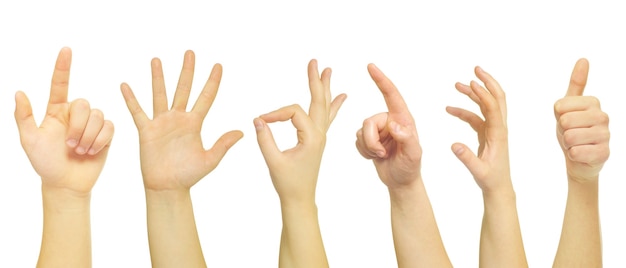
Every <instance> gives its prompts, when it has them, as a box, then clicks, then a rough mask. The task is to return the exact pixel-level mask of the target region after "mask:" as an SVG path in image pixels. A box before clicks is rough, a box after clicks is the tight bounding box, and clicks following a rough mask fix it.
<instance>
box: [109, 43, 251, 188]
mask: <svg viewBox="0 0 626 268" xmlns="http://www.w3.org/2000/svg"><path fill="white" fill-rule="evenodd" d="M194 66H195V55H194V53H193V52H192V51H187V52H186V53H185V60H184V61H183V69H182V71H181V75H180V79H179V81H178V88H177V89H176V93H175V95H174V100H173V102H172V106H171V108H170V109H168V107H167V106H168V101H167V97H166V92H165V84H164V81H163V70H162V67H161V62H160V60H158V59H156V58H155V59H154V60H153V61H152V79H153V80H152V87H153V104H154V106H153V109H154V119H153V120H150V119H149V118H148V116H147V115H146V114H145V112H144V111H143V109H142V108H141V106H140V105H139V103H138V101H137V99H136V98H135V95H134V94H133V92H132V90H131V89H130V87H129V86H128V85H127V84H122V87H121V88H122V94H123V95H124V99H125V100H126V105H127V107H128V109H129V111H130V112H131V114H132V116H133V120H134V121H135V125H136V126H137V130H138V131H139V144H140V156H141V171H142V173H143V179H144V186H145V188H146V189H152V190H174V189H189V188H190V187H191V186H193V185H194V184H196V183H197V182H198V181H199V180H200V179H202V178H203V177H204V176H206V175H207V174H208V173H209V172H211V171H212V170H213V169H214V168H215V167H216V166H217V164H218V163H219V162H220V160H221V159H222V157H224V154H226V152H227V151H228V149H229V148H230V147H231V146H232V145H234V144H235V142H237V141H238V140H239V139H240V138H241V137H242V133H241V132H240V131H231V132H228V133H226V134H224V135H222V137H220V138H219V139H218V141H217V142H216V143H215V145H214V146H213V148H211V149H209V150H205V149H204V147H203V145H202V138H201V136H200V131H201V129H202V122H203V120H204V118H205V116H206V115H207V113H208V111H209V108H210V107H211V105H212V103H213V100H214V98H215V96H216V94H217V89H218V87H219V83H220V81H221V77H222V68H221V65H219V64H216V65H215V66H214V67H213V70H212V71H211V75H210V76H209V79H208V81H207V83H206V85H205V87H204V89H203V90H202V93H201V94H200V97H199V98H198V100H197V101H196V103H195V105H194V106H193V108H192V110H191V111H190V112H187V111H186V108H187V102H188V98H189V92H190V90H191V88H190V86H191V84H192V80H193V73H194Z"/></svg>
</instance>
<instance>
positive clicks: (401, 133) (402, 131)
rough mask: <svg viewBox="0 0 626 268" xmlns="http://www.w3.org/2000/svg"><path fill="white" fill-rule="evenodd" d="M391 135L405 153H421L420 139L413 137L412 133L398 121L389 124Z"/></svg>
mask: <svg viewBox="0 0 626 268" xmlns="http://www.w3.org/2000/svg"><path fill="white" fill-rule="evenodd" d="M389 134H391V137H392V138H393V139H394V140H395V141H396V142H397V143H398V145H399V146H400V147H401V148H402V151H404V152H409V153H413V152H417V153H421V148H420V144H419V139H418V137H417V135H413V133H411V131H410V130H409V129H408V128H407V127H405V126H402V125H400V124H398V122H396V121H390V122H389Z"/></svg>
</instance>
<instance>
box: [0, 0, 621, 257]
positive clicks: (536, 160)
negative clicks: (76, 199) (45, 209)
mask: <svg viewBox="0 0 626 268" xmlns="http://www.w3.org/2000/svg"><path fill="white" fill-rule="evenodd" d="M139 2H140V1H135V2H132V1H100V2H97V3H98V4H94V3H95V2H94V3H86V1H3V2H2V3H0V48H1V49H0V129H1V130H2V131H1V132H2V139H0V148H2V149H1V150H0V155H1V159H2V161H1V162H0V163H1V170H2V171H3V175H2V182H1V183H0V267H29V266H34V264H35V262H36V260H37V256H38V253H39V245H40V239H41V229H42V208H41V193H40V180H39V178H38V176H37V174H36V173H35V172H34V171H33V170H32V168H31V166H30V163H29V162H28V159H27V158H26V155H25V154H24V152H23V151H22V148H21V147H20V144H19V136H18V132H17V128H16V126H15V122H14V120H13V109H14V107H15V103H14V93H15V91H17V90H23V91H25V92H26V93H27V94H28V96H29V97H30V99H31V102H32V104H33V106H34V112H35V116H36V119H37V120H38V122H40V120H41V119H42V118H43V115H44V109H45V105H46V101H47V98H48V90H49V82H50V77H51V74H52V70H53V66H54V61H55V57H56V56H57V53H58V51H59V49H60V48H61V47H63V46H69V47H71V48H72V49H73V52H74V53H73V56H74V57H73V65H72V76H71V81H70V99H75V98H86V99H88V100H89V101H90V102H91V105H92V107H95V108H99V109H102V110H103V111H104V113H105V117H107V118H108V119H110V120H112V121H113V122H114V124H115V127H116V133H115V137H114V141H113V145H112V148H111V150H110V153H109V158H108V161H107V164H106V166H105V168H104V171H103V173H102V175H101V176H100V179H99V180H98V182H97V183H96V185H95V187H94V189H93V194H92V243H93V264H94V267H149V265H150V259H149V251H148V241H147V232H146V223H145V201H144V193H143V185H142V181H141V174H140V169H139V152H138V136H137V131H136V129H135V126H134V125H133V122H132V119H131V117H130V114H129V113H128V111H127V109H126V107H125V105H124V101H123V98H122V95H121V93H120V90H119V84H120V83H121V82H124V81H125V82H128V83H129V84H130V85H131V87H132V88H133V89H134V91H135V94H136V95H137V97H138V98H139V101H140V103H141V104H142V106H143V107H144V109H145V110H146V111H151V106H150V105H151V103H152V101H151V88H150V59H151V58H152V57H160V58H161V59H162V61H163V65H164V71H165V75H166V83H167V85H168V86H169V91H168V93H169V96H170V98H171V97H172V96H173V89H174V88H175V85H176V81H177V79H178V74H179V71H180V68H181V66H182V58H183V53H184V52H185V50H187V49H192V50H194V51H195V52H196V75H195V81H194V82H195V83H194V89H193V91H192V100H191V101H190V103H191V102H193V101H195V97H196V96H197V94H198V93H199V91H200V89H201V87H202V85H204V82H205V81H206V78H207V77H208V75H209V72H210V68H211V67H212V65H213V64H214V63H216V62H219V63H222V64H223V66H224V76H223V79H222V85H221V87H220V92H219V94H218V96H217V99H216V102H215V104H214V105H213V107H212V109H211V111H209V115H208V117H207V118H206V120H205V123H204V128H203V138H204V141H205V146H209V145H211V144H212V143H213V142H214V141H215V140H216V139H217V137H219V136H220V135H221V134H222V133H224V132H226V131H228V130H231V129H240V130H242V131H243V132H244V138H243V139H242V140H241V141H240V142H239V143H238V144H236V145H235V146H234V147H233V148H232V149H231V151H230V152H229V153H228V154H227V155H226V157H225V158H224V160H223V161H222V163H221V164H220V165H219V166H218V168H217V169H216V170H215V171H213V172H212V173H211V174H209V175H208V176H207V177H206V178H204V179H203V180H202V181H201V182H199V183H198V184H197V185H196V186H194V188H193V190H192V198H193V204H194V209H195V215H196V221H197V225H198V232H199V235H200V239H201V242H202V247H203V250H204V253H205V257H206V259H207V262H208V265H209V266H213V267H276V265H277V260H278V245H279V236H280V228H281V219H280V208H279V203H278V198H277V195H276V193H275V191H274V189H273V187H272V184H271V181H270V178H269V175H268V172H267V168H266V166H265V163H264V162H263V158H262V156H261V154H260V152H259V150H258V146H257V144H256V138H255V132H254V127H253V124H252V119H253V118H254V117H256V116H258V115H259V114H262V113H265V112H268V111H271V110H274V109H276V108H279V107H282V106H284V105H288V104H292V103H299V104H301V105H302V106H303V107H308V101H309V95H308V94H309V91H308V87H307V86H308V84H307V80H306V79H307V76H306V65H307V62H308V61H309V60H310V59H311V58H317V59H318V60H319V65H320V68H321V67H324V66H329V67H332V68H333V77H332V85H331V86H332V87H331V88H332V91H333V93H335V94H338V93H342V92H344V93H347V94H348V99H347V101H346V102H345V104H344V106H343V107H342V109H341V110H340V111H339V114H338V116H337V118H336V120H335V122H334V123H333V126H332V127H331V129H330V131H329V133H328V144H327V147H326V152H325V156H324V159H323V162H322V169H321V173H320V178H319V183H318V191H317V193H318V194H317V204H318V207H319V214H320V224H321V228H322V235H323V238H324V243H325V246H326V251H327V254H328V258H329V261H330V263H331V265H332V266H334V267H395V266H396V263H395V255H394V249H393V244H392V238H391V227H390V223H389V199H388V194H387V192H386V188H385V186H384V185H383V184H382V183H381V182H380V181H379V179H378V178H377V176H376V172H375V170H374V167H373V165H372V164H371V163H370V162H369V161H366V160H363V159H362V158H361V157H360V155H359V154H358V152H357V151H356V149H355V148H354V141H355V135H354V134H355V132H356V130H357V129H358V128H359V127H360V125H361V124H362V121H363V119H365V118H366V117H369V116H370V115H373V114H375V113H378V112H381V111H383V110H384V109H385V106H384V101H383V99H382V96H381V95H380V93H379V92H378V90H377V88H376V87H375V85H374V83H373V82H372V81H371V80H370V78H369V76H368V74H367V71H366V65H367V63H370V62H374V63H376V64H377V65H378V66H379V67H380V68H381V69H382V70H383V71H384V72H385V73H386V74H387V75H388V76H389V77H390V78H391V79H392V80H393V81H394V82H395V84H396V85H397V86H398V87H399V89H400V91H401V92H402V94H403V95H404V97H405V99H406V101H407V102H408V104H409V106H410V108H411V111H412V113H413V115H414V117H415V120H416V123H417V126H418V131H419V134H420V139H421V143H422V147H423V149H424V156H423V168H422V171H423V177H424V181H425V184H426V187H427V190H428V193H429V195H430V198H431V201H432V203H433V207H434V210H435V214H436V217H437V221H438V223H439V227H440V230H441V234H442V236H443V240H444V243H445V246H446V249H447V250H448V254H449V256H450V258H451V259H452V261H453V263H454V264H455V265H456V266H457V267H476V266H477V263H478V242H479V233H480V223H481V217H482V196H481V193H480V190H479V188H478V186H476V184H475V182H474V181H473V179H472V177H471V176H470V174H469V172H468V171H467V170H466V169H465V167H464V166H463V165H462V164H461V163H460V162H459V161H458V160H457V159H456V157H455V156H454V155H453V154H452V152H451V151H450V145H451V144H452V143H453V142H456V141H462V142H465V143H467V144H468V145H470V146H472V147H473V148H475V147H476V141H475V140H476V137H475V134H474V133H473V131H472V130H471V128H470V127H469V126H467V125H466V124H465V123H463V122H461V121H460V120H458V119H456V118H453V117H452V116H449V115H447V114H446V112H445V109H444V108H445V106H446V105H454V106H461V107H469V108H472V109H473V110H475V111H477V110H478V109H477V107H475V105H474V104H473V103H472V102H471V101H469V100H468V99H466V97H464V96H463V95H462V94H460V93H458V92H456V90H455V89H454V83H455V82H456V81H461V82H464V83H467V82H469V81H470V80H471V79H475V78H474V76H473V67H474V66H475V65H480V66H482V67H483V68H484V69H485V70H486V71H488V72H490V73H491V74H492V75H493V76H494V77H495V78H496V79H498V81H499V82H500V84H501V85H502V86H503V88H504V89H505V91H506V93H507V97H508V104H509V127H510V130H509V131H510V137H509V139H510V146H511V150H510V151H511V161H512V163H511V165H512V177H513V180H514V185H515V190H516V192H517V197H518V199H517V204H518V210H519V214H520V221H521V227H522V232H523V237H524V243H525V247H526V252H527V256H528V261H529V264H530V266H531V267H549V266H551V264H552V259H553V258H554V254H555V252H556V247H557V245H558V240H559V235H560V230H561V223H562V216H563V211H564V208H565V198H566V190H567V188H566V186H567V185H566V178H565V172H564V171H565V170H564V161H563V157H562V154H561V152H560V149H559V147H558V144H557V142H556V138H555V134H554V116H553V112H552V105H553V103H554V102H555V101H556V100H557V99H558V98H561V97H562V96H563V95H564V94H565V91H566V88H567V84H568V80H569V75H570V73H571V70H572V68H573V66H574V63H575V62H576V60H577V59H578V58H580V57H587V58H588V59H589V61H590V63H591V69H590V76H589V83H588V87H587V90H586V92H585V93H586V94H589V95H595V96H597V97H598V98H600V100H601V102H602V105H603V106H602V107H603V110H604V111H606V112H607V113H608V114H609V116H610V119H611V124H610V130H611V133H612V137H613V138H612V140H611V149H612V155H611V157H610V159H609V161H608V162H607V164H606V165H605V167H604V170H603V171H602V173H601V178H600V180H601V186H600V187H601V188H600V206H601V208H600V209H601V220H602V231H603V242H604V247H603V250H604V261H605V264H606V267H624V266H626V261H625V260H624V258H623V253H624V251H625V250H626V247H625V246H624V241H625V240H626V231H624V226H626V221H625V220H624V217H623V214H624V206H625V205H626V195H624V194H623V191H624V188H625V186H626V183H625V182H624V180H623V177H624V176H623V174H624V171H623V166H624V165H623V163H624V161H625V158H626V156H625V155H624V150H623V148H624V141H623V139H622V137H624V136H625V135H624V131H625V128H624V126H625V125H626V120H625V118H624V115H626V111H625V109H626V108H625V107H624V105H623V103H622V100H621V99H620V98H619V96H623V91H624V89H625V88H624V83H623V81H624V75H625V74H626V64H624V62H626V53H625V52H624V48H625V47H626V41H625V40H626V39H625V38H624V36H623V33H624V25H626V17H625V16H623V11H624V9H623V8H622V7H621V6H622V5H621V4H619V2H608V1H607V2H606V3H604V2H603V1H593V3H591V2H590V1H570V2H569V3H566V2H561V3H558V4H557V3H556V2H557V1H553V2H554V3H552V2H548V1H539V0H538V1H524V2H520V3H517V4H504V3H500V2H499V1H492V2H489V1H429V2H432V3H418V2H416V1H359V2H358V3H357V2H356V1H328V0H321V1H300V2H296V1H277V0H269V1H195V2H194V1H151V2H150V3H148V1H141V2H144V3H139ZM350 2H351V3H350ZM424 2H425V1H424ZM272 127H273V130H274V132H275V135H276V138H277V139H280V145H281V146H283V147H284V148H286V147H287V146H291V145H292V144H293V143H294V142H295V132H294V131H293V130H292V128H291V126H290V125H289V124H288V123H283V124H278V125H272Z"/></svg>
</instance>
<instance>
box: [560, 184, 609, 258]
mask: <svg viewBox="0 0 626 268" xmlns="http://www.w3.org/2000/svg"><path fill="white" fill-rule="evenodd" d="M554 267H602V239H601V232H600V215H599V209H598V180H597V178H596V179H595V180H591V181H588V182H583V183H581V182H577V181H574V180H572V179H568V194H567V205H566V207H565V217H564V219H563V229H562V231H561V240H560V242H559V248H558V250H557V253H556V257H555V259H554Z"/></svg>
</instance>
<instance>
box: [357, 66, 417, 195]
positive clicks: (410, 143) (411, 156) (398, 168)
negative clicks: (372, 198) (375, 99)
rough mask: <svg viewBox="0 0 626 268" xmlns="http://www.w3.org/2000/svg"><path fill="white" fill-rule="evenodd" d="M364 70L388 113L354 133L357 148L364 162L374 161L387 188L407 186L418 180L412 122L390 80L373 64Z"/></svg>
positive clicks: (378, 116) (400, 96) (415, 143)
mask: <svg viewBox="0 0 626 268" xmlns="http://www.w3.org/2000/svg"><path fill="white" fill-rule="evenodd" d="M367 70H368V71H369V74H370V76H371V77H372V79H373V80H374V82H375V83H376V85H377V86H378V88H379V89H380V92H382V94H383V97H384V98H385V103H386V104H387V109H388V110H389V111H388V112H385V113H379V114H376V115H374V116H372V117H370V118H368V119H365V121H363V127H362V128H361V129H359V130H358V131H357V133H356V137H357V140H356V148H357V149H358V150H359V153H361V155H362V156H363V157H365V158H366V159H373V161H374V166H376V171H377V172H378V176H379V177H380V179H381V180H382V181H383V183H385V185H387V187H388V188H390V189H393V188H398V187H404V186H409V185H411V184H412V183H413V182H414V181H416V180H419V179H421V173H420V168H421V159H422V148H421V146H420V144H419V138H418V136H417V130H416V128H415V122H414V121H413V117H412V116H411V113H410V112H409V109H408V108H407V105H406V103H405V102H404V99H402V95H400V92H399V91H398V89H397V88H396V86H394V85H393V83H392V82H391V80H389V78H387V77H386V76H385V75H384V74H383V73H382V72H381V71H380V70H379V69H378V67H376V66H375V65H374V64H369V65H368V66H367Z"/></svg>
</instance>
